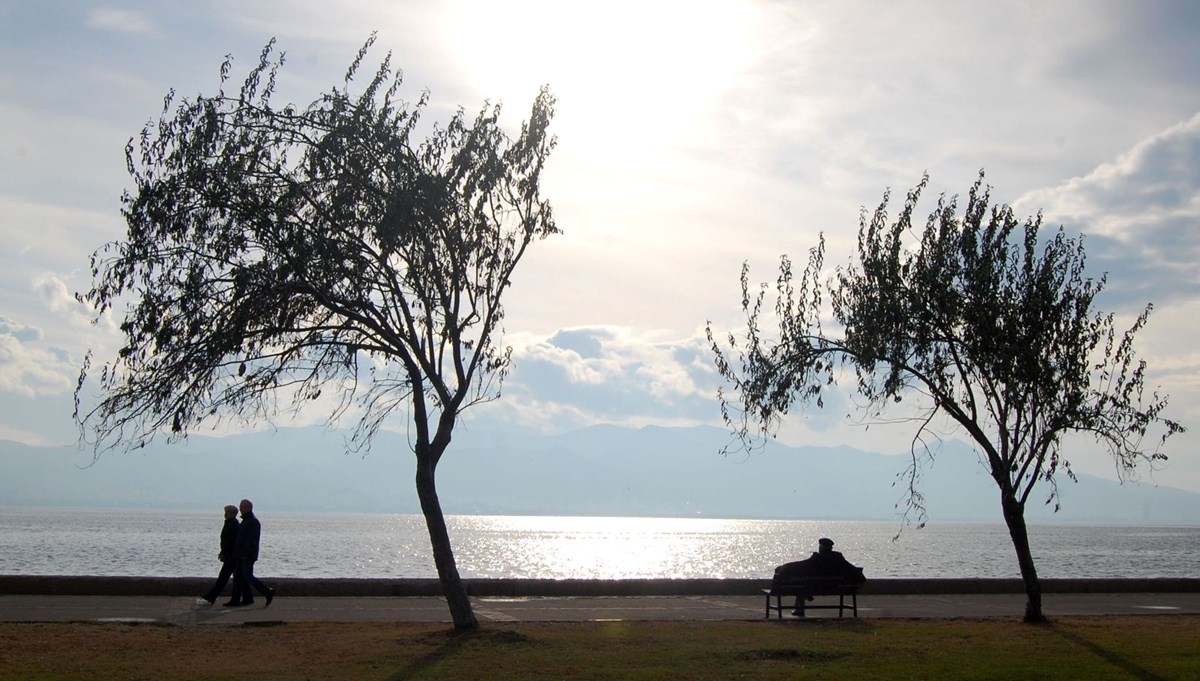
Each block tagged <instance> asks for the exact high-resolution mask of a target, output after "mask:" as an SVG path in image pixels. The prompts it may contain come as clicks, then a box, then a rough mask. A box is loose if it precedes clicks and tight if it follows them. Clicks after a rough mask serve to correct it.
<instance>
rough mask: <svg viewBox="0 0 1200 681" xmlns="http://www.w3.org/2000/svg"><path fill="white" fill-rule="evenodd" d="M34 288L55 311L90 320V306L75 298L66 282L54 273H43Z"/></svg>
mask: <svg viewBox="0 0 1200 681" xmlns="http://www.w3.org/2000/svg"><path fill="white" fill-rule="evenodd" d="M33 290H34V291H35V292H36V293H37V294H38V297H39V298H40V299H41V300H42V302H43V303H45V305H46V307H47V308H49V309H50V310H51V311H53V312H57V313H60V314H63V313H65V314H67V315H68V316H70V317H72V318H74V320H76V321H84V322H87V321H90V320H91V311H90V310H89V308H88V306H87V305H85V304H83V303H81V302H79V301H78V300H76V299H75V296H74V294H72V293H71V289H70V288H69V287H68V286H67V284H66V282H64V281H63V280H62V279H60V278H58V277H57V276H55V275H53V274H43V275H42V276H40V277H38V278H37V279H36V280H35V281H34V282H33Z"/></svg>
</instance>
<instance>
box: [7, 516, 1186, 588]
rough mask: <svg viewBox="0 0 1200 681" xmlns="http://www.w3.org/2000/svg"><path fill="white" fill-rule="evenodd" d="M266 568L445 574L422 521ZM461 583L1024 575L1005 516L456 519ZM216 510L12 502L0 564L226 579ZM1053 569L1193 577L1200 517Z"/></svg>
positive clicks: (386, 522)
mask: <svg viewBox="0 0 1200 681" xmlns="http://www.w3.org/2000/svg"><path fill="white" fill-rule="evenodd" d="M259 518H260V520H261V521H262V524H263V538H262V554H261V558H260V560H259V562H258V565H257V567H256V572H257V573H258V574H260V575H262V576H264V577H265V576H274V577H354V578H370V577H388V578H395V577H434V576H436V572H435V571H434V568H433V561H432V558H431V557H430V549H429V538H428V534H427V533H426V530H425V525H424V520H423V519H422V518H421V517H420V516H417V515H382V514H361V515H356V514H282V513H281V514H269V513H268V514H264V515H261V516H259ZM447 521H448V523H449V526H450V538H451V542H452V543H453V544H454V549H455V556H456V558H457V560H458V566H459V570H460V572H461V573H462V575H463V576H464V577H467V578H472V577H474V578H480V577H515V578H544V579H563V578H579V579H619V578H663V577H668V578H669V577H686V578H702V577H717V578H763V577H769V576H770V575H771V572H772V570H773V569H774V567H775V566H776V565H778V564H780V563H784V562H787V561H790V560H796V559H799V558H805V557H807V556H808V554H809V553H810V552H811V551H813V550H815V547H816V543H817V539H818V538H820V537H822V536H829V537H832V538H833V539H834V540H835V541H836V542H837V546H836V548H837V549H838V550H840V551H842V552H843V553H845V555H846V557H847V558H848V559H849V560H850V561H851V562H853V563H855V564H857V565H861V566H863V567H864V568H865V570H866V574H867V576H868V577H877V578H879V577H1018V576H1019V573H1018V571H1017V563H1016V558H1015V557H1014V554H1013V549H1012V545H1011V543H1010V542H1009V539H1008V535H1007V532H1006V530H1005V528H1004V527H1003V526H1000V525H983V524H961V525H956V524H941V525H937V524H934V525H929V526H928V527H926V528H924V529H920V530H917V529H913V528H908V529H905V530H904V532H903V533H902V534H901V536H900V538H899V539H898V540H897V541H892V537H893V536H894V535H895V534H896V531H897V529H898V528H899V525H898V524H897V523H888V522H836V521H800V520H716V519H695V518H688V519H679V518H587V517H540V516H528V517H525V516H522V517H513V516H455V517H450V518H448V519H447ZM221 522H222V518H221V515H220V513H201V512H177V511H171V512H164V511H111V510H103V511H92V510H79V509H71V510H62V509H31V508H0V574H9V575H111V576H117V575H130V576H161V577H198V576H209V575H215V574H216V572H217V569H218V568H219V564H218V563H217V538H218V534H219V532H220V529H221ZM1030 532H1031V535H1032V542H1033V549H1034V557H1035V559H1036V561H1037V564H1038V571H1039V574H1040V575H1041V576H1043V577H1197V576H1200V527H1097V526H1074V525H1071V526H1067V525H1035V526H1032V527H1031V528H1030Z"/></svg>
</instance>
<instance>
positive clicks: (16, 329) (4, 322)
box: [0, 316, 42, 342]
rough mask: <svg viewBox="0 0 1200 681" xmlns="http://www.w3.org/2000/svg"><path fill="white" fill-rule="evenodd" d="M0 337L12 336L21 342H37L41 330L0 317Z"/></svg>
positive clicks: (40, 337)
mask: <svg viewBox="0 0 1200 681" xmlns="http://www.w3.org/2000/svg"><path fill="white" fill-rule="evenodd" d="M0 336H12V337H13V338H15V339H17V340H18V341H21V342H29V341H38V340H41V339H42V330H41V329H39V328H38V327H36V326H27V325H25V324H22V323H20V322H17V321H14V320H12V319H9V318H8V317H4V316H0Z"/></svg>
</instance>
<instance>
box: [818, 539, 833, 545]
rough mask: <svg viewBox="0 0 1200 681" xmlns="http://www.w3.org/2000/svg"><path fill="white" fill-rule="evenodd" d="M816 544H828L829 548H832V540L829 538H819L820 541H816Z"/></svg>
mask: <svg viewBox="0 0 1200 681" xmlns="http://www.w3.org/2000/svg"><path fill="white" fill-rule="evenodd" d="M817 543H818V544H829V545H830V546H833V540H832V539H830V538H829V537H821V538H820V539H819V540H818V541H817Z"/></svg>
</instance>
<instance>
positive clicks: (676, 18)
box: [445, 0, 754, 135]
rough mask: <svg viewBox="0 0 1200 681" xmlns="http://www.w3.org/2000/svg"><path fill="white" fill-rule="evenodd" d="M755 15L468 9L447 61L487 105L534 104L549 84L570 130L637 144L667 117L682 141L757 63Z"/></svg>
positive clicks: (459, 7)
mask: <svg viewBox="0 0 1200 681" xmlns="http://www.w3.org/2000/svg"><path fill="white" fill-rule="evenodd" d="M753 15H754V12H753V6H752V5H750V4H749V3H748V2H743V1H740V0H722V1H720V2H706V3H703V4H698V3H694V2H673V1H672V2H654V1H649V0H642V1H640V2H631V1H628V0H610V1H609V2H603V3H581V2H565V1H561V0H518V1H516V2H470V1H465V0H464V1H460V2H455V3H453V5H452V9H451V11H450V12H449V16H447V23H446V36H445V37H446V39H447V40H448V43H449V44H447V45H446V51H447V52H448V53H449V54H450V55H451V58H452V59H454V60H455V61H456V62H457V63H458V64H459V65H460V66H459V68H460V69H461V70H462V73H463V75H464V76H466V77H467V78H468V79H469V80H470V81H471V82H474V83H476V87H477V88H478V89H479V91H480V92H482V93H485V96H488V97H493V98H497V99H501V98H502V99H504V100H505V101H515V102H520V101H529V100H530V99H531V97H532V94H533V93H534V92H535V91H536V89H537V88H538V87H539V86H541V85H543V84H549V85H550V86H551V89H552V90H553V91H554V93H555V94H556V95H557V96H558V98H559V102H560V110H561V111H562V112H563V113H564V114H569V115H564V116H563V117H562V120H561V122H562V123H564V124H567V125H570V124H572V123H574V124H581V123H583V122H584V120H585V119H590V120H588V121H587V123H583V124H585V125H587V129H588V130H589V131H591V132H593V133H594V132H595V131H596V130H598V129H606V130H609V131H610V132H613V133H616V134H621V135H629V134H635V135H636V134H637V130H636V129H635V128H636V126H637V122H638V121H639V120H640V121H641V122H642V124H643V125H644V124H645V123H646V119H647V118H648V117H649V118H652V119H653V118H659V117H663V116H668V117H669V118H670V120H672V126H671V130H670V131H673V132H676V133H679V132H683V131H681V130H679V129H678V127H677V126H680V125H682V126H684V127H686V126H687V125H688V114H689V112H690V111H694V110H695V109H696V108H698V105H699V104H701V103H702V101H703V100H706V99H709V98H711V97H714V96H717V95H719V94H721V93H722V91H724V90H725V89H726V88H727V87H728V86H729V85H730V84H731V82H732V81H733V80H734V79H735V77H736V75H737V74H738V72H739V71H740V70H741V69H742V68H744V66H745V65H746V63H747V62H748V61H749V60H750V59H751V58H752V56H753V54H752V53H753V48H754V44H753V40H752V39H751V37H750V36H751V34H752V31H751V24H752V23H753V18H754V16H753ZM596 117H603V118H604V124H603V125H596V124H595V123H597V121H596V120H595V118H596ZM614 127H615V128H618V129H619V130H613V128H614ZM670 131H669V132H670ZM662 132H663V131H662V130H659V131H658V134H662Z"/></svg>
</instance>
